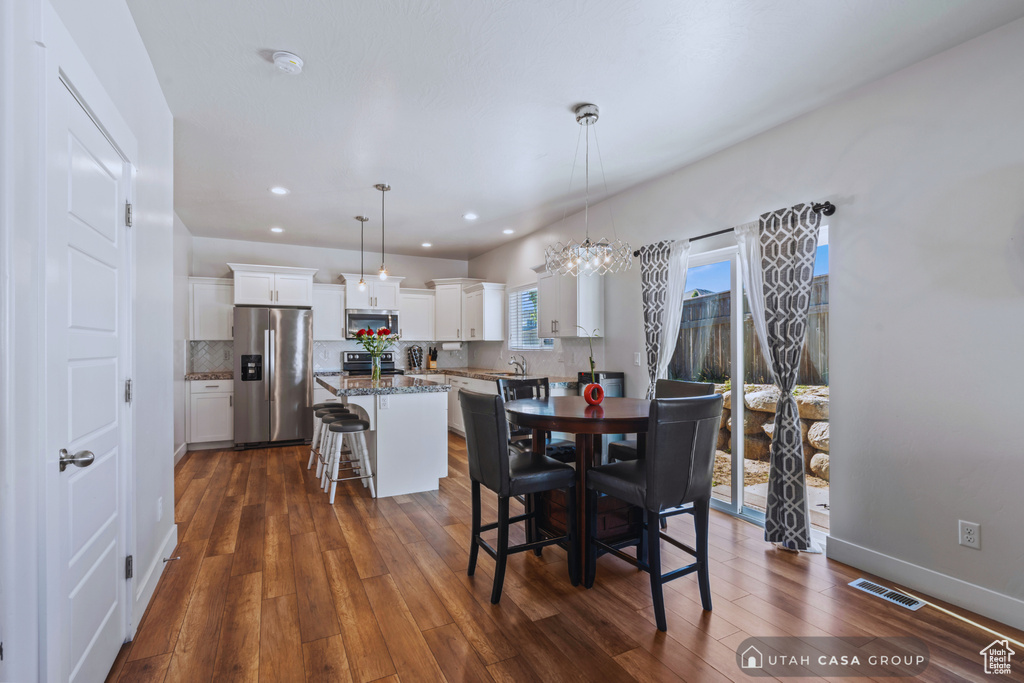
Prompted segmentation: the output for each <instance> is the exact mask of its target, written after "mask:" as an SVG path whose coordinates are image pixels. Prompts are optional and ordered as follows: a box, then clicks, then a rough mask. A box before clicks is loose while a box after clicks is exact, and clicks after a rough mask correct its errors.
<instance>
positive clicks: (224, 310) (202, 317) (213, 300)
mask: <svg viewBox="0 0 1024 683" xmlns="http://www.w3.org/2000/svg"><path fill="white" fill-rule="evenodd" d="M191 305H192V329H191V331H190V333H189V338H190V339H192V340H196V341H214V340H230V339H233V335H232V330H231V327H232V326H233V325H234V320H235V288H234V286H233V285H232V284H231V282H193V283H192V302H191Z"/></svg>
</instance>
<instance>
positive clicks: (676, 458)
mask: <svg viewBox="0 0 1024 683" xmlns="http://www.w3.org/2000/svg"><path fill="white" fill-rule="evenodd" d="M722 403H723V399H722V395H721V394H712V395H710V396H696V397H692V398H656V399H654V400H653V401H651V412H650V418H649V420H650V421H649V423H648V426H647V451H646V457H645V458H644V460H645V463H646V467H647V500H646V506H647V509H649V510H667V509H670V508H674V507H679V506H680V505H685V504H686V503H693V502H697V501H705V500H708V499H710V498H711V485H712V476H713V474H714V468H715V446H716V444H717V441H718V430H719V426H720V423H721V420H722Z"/></svg>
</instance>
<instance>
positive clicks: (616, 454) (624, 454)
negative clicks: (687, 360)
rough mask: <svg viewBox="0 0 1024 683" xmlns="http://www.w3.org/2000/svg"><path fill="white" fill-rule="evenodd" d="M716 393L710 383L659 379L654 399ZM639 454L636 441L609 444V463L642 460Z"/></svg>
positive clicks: (655, 386)
mask: <svg viewBox="0 0 1024 683" xmlns="http://www.w3.org/2000/svg"><path fill="white" fill-rule="evenodd" d="M713 393H715V385H714V384H712V383H710V382H685V381H683V380H679V379H659V380H658V381H657V382H656V383H655V385H654V398H690V397H692V396H710V395H711V394H713ZM642 457H643V454H642V453H637V445H636V439H624V440H622V441H612V442H611V443H610V444H608V461H609V462H611V461H613V460H636V459H637V458H642Z"/></svg>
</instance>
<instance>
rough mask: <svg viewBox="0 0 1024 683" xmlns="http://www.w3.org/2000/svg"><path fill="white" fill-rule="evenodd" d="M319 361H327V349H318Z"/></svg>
mask: <svg viewBox="0 0 1024 683" xmlns="http://www.w3.org/2000/svg"><path fill="white" fill-rule="evenodd" d="M320 360H327V349H320Z"/></svg>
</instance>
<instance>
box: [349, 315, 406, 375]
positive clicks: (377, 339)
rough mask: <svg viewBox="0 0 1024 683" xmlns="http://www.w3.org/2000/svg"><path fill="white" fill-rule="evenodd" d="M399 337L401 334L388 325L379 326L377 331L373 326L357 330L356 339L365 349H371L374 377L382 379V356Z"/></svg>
mask: <svg viewBox="0 0 1024 683" xmlns="http://www.w3.org/2000/svg"><path fill="white" fill-rule="evenodd" d="M398 339H399V336H398V335H397V334H392V333H391V330H390V329H388V328H387V327H378V328H377V330H376V331H374V330H373V328H367V329H365V330H359V331H358V332H356V341H358V342H359V344H360V345H361V346H362V347H363V348H364V349H366V350H367V351H369V353H370V356H372V358H373V374H372V379H380V357H381V355H382V354H383V353H384V352H385V351H387V350H388V349H390V348H391V347H392V346H393V345H394V344H395V342H397V341H398Z"/></svg>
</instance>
